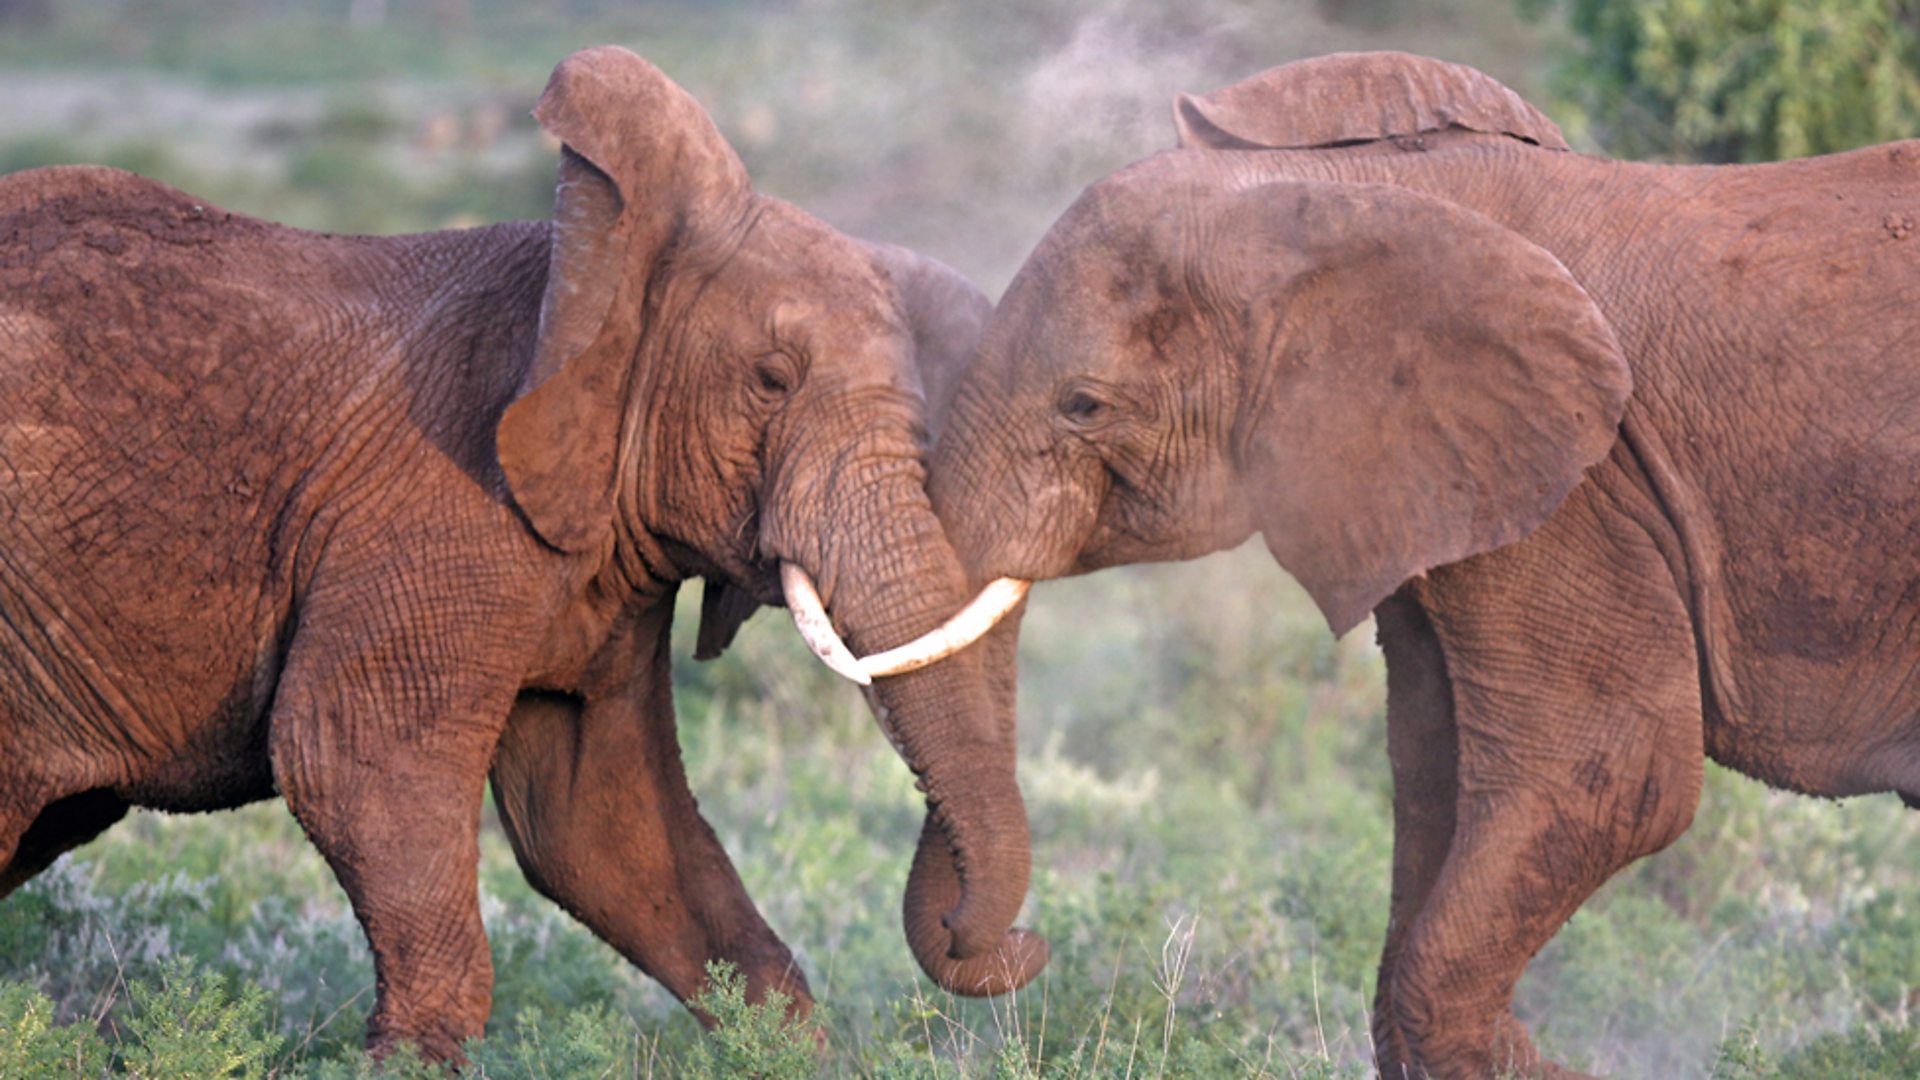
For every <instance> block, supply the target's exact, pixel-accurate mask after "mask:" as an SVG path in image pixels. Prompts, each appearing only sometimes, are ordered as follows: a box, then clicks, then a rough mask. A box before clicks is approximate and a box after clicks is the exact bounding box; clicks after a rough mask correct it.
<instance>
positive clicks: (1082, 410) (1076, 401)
mask: <svg viewBox="0 0 1920 1080" xmlns="http://www.w3.org/2000/svg"><path fill="white" fill-rule="evenodd" d="M1106 411H1107V406H1106V404H1105V403H1103V402H1102V401H1101V400H1100V399H1099V398H1097V397H1094V396H1093V395H1092V394H1089V393H1087V392H1086V391H1085V390H1075V391H1074V392H1072V393H1070V394H1068V395H1067V396H1066V397H1064V398H1061V399H1060V415H1061V416H1064V417H1066V418H1067V419H1069V420H1072V421H1074V422H1075V423H1081V424H1084V423H1088V422H1090V421H1093V420H1097V419H1099V418H1100V416H1101V415H1102V414H1103V413H1105V412H1106Z"/></svg>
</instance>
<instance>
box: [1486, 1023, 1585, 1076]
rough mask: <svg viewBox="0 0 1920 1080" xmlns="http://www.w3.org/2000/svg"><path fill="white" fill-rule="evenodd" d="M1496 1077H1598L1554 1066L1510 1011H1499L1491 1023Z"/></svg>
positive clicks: (1494, 1073) (1523, 1025)
mask: <svg viewBox="0 0 1920 1080" xmlns="http://www.w3.org/2000/svg"><path fill="white" fill-rule="evenodd" d="M1492 1075H1494V1076H1499V1077H1508V1076H1515V1077H1526V1078H1528V1080H1598V1078H1597V1077H1595V1076H1593V1075H1592V1074H1590V1073H1583V1072H1580V1071H1578V1070H1575V1069H1569V1068H1567V1067H1566V1066H1564V1065H1556V1064H1554V1063H1553V1062H1551V1061H1548V1060H1546V1059H1545V1058H1543V1057H1541V1056H1540V1051H1539V1050H1537V1049H1536V1048H1535V1047H1534V1045H1533V1037H1532V1036H1531V1035H1529V1034H1528V1033H1527V1026H1526V1025H1525V1024H1522V1023H1521V1022H1520V1021H1519V1019H1518V1018H1516V1017H1515V1016H1514V1015H1513V1014H1512V1013H1510V1012H1509V1013H1503V1014H1502V1015H1501V1017H1500V1019H1499V1020H1498V1021H1497V1022H1495V1024H1494V1036H1493V1072H1492Z"/></svg>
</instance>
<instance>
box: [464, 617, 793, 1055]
mask: <svg viewBox="0 0 1920 1080" xmlns="http://www.w3.org/2000/svg"><path fill="white" fill-rule="evenodd" d="M662 629H664V627H663V628H662ZM664 641H665V639H664V635H663V636H662V638H661V642H662V649H663V650H664ZM659 659H660V663H659V664H658V665H657V666H655V667H654V673H655V674H657V675H658V679H657V680H654V681H655V684H656V686H657V688H658V689H657V691H654V692H648V691H647V690H645V689H644V688H645V686H646V684H647V683H648V682H649V681H650V679H649V676H648V675H645V674H642V675H640V676H638V677H637V678H636V679H635V680H634V682H636V683H639V684H640V686H641V687H642V689H640V690H638V691H637V692H635V693H634V694H632V695H631V696H628V697H624V698H616V699H612V700H603V701H593V702H583V701H581V700H579V699H576V698H571V697H562V696H557V695H523V696H522V697H521V700H520V703H519V704H518V705H516V706H515V708H514V711H513V714H512V717H511V718H510V719H509V721H508V724H507V730H506V732H505V734H504V735H503V736H502V737H501V740H500V746H499V749H498V751H497V753H496V754H495V757H494V764H493V790H494V797H495V804H496V806H498V808H499V810H500V819H501V823H502V824H503V825H504V826H505V829H506V833H507V837H508V839H509V840H511V841H512V844H513V850H514V854H515V856H516V857H517V858H518V859H519V861H520V866H521V869H522V870H523V871H524V872H525V873H526V875H527V880H528V881H530V882H532V883H533V886H534V887H535V888H536V889H538V890H539V891H540V892H541V893H542V894H543V895H545V896H547V897H548V898H550V899H552V900H553V901H554V902H556V903H558V904H559V905H560V906H561V907H563V908H565V909H566V910H567V911H568V912H569V913H571V914H572V915H573V916H574V917H575V918H577V919H579V920H580V921H581V922H583V923H585V924H586V925H587V927H588V928H589V929H591V930H592V931H593V932H594V933H595V934H597V935H599V936H600V937H601V938H602V939H603V940H605V941H606V942H607V943H609V944H611V945H612V946H613V947H614V948H616V949H618V950H620V952H621V954H622V955H624V956H626V957H627V959H629V960H631V961H632V962H633V963H634V964H636V965H638V966H639V967H640V969H641V970H642V971H645V972H646V973H647V974H648V975H650V976H652V977H653V978H655V979H658V980H659V981H660V982H661V983H662V984H663V985H665V986H666V988H667V989H668V990H670V991H672V992H673V994H674V996H676V997H678V998H679V999H680V1000H681V1001H689V1000H691V999H693V998H695V997H698V996H699V995H700V993H701V992H702V991H704V990H705V989H706V986H707V977H706V965H707V964H708V963H709V962H710V961H725V962H727V963H730V964H732V965H733V966H734V967H735V968H736V969H738V970H739V972H740V974H741V975H742V976H744V977H745V979H746V984H747V986H746V989H747V996H748V998H749V1000H752V1001H756V1002H757V1001H761V1000H764V998H765V996H766V994H767V993H768V992H769V991H773V990H777V991H779V992H780V993H781V994H783V995H785V996H786V997H787V999H788V1000H789V1002H790V1003H791V1004H790V1011H792V1012H793V1013H795V1014H802V1015H803V1014H805V1013H806V1012H808V1011H810V1010H811V1008H812V1005H813V997H812V994H811V992H810V990H809V988H808V986H807V979H806V976H805V975H804V974H802V973H801V971H800V968H799V967H798V965H796V964H795V963H794V959H793V954H792V952H791V951H790V950H788V948H787V946H786V944H785V943H784V942H782V941H781V940H780V938H779V936H778V935H776V934H775V933H774V932H773V930H772V929H771V928H770V927H768V926H767V923H766V920H765V919H764V918H762V917H761V915H760V912H759V910H758V909H757V908H756V907H755V906H754V903H753V900H752V898H750V897H749V896H748V895H747V891H746V887H745V886H744V885H742V884H741V881H740V875H739V874H738V873H737V872H736V871H735V870H734V868H733V863H732V861H731V860H730V859H729V858H728V857H727V853H726V851H725V849H723V848H722V847H721V846H720V842H719V839H718V838H717V837H716V836H715V835H714V832H713V829H712V827H711V826H709V825H708V824H707V822H706V820H705V819H704V818H703V817H702V816H701V815H700V811H699V808H698V806H697V805H696V804H695V802H694V798H693V794H692V792H691V791H690V790H689V789H688V787H687V778H686V773H685V770H684V769H683V768H682V766H681V761H680V747H679V743H678V740H677V737H676V734H675V731H674V724H673V713H672V700H671V698H670V697H668V696H667V694H668V684H667V680H666V677H665V666H664V663H665V655H664V651H663V652H662V654H661V656H660V658H659ZM710 1019H711V1018H710V1017H706V1016H704V1015H703V1016H701V1020H702V1021H703V1022H708V1021H710Z"/></svg>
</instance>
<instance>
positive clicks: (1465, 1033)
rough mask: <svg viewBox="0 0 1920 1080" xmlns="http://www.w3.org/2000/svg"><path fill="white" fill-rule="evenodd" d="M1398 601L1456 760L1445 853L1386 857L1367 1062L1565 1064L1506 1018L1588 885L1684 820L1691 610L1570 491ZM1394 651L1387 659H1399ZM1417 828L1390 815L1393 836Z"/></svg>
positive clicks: (1642, 542)
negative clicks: (1389, 921) (1517, 539)
mask: <svg viewBox="0 0 1920 1080" xmlns="http://www.w3.org/2000/svg"><path fill="white" fill-rule="evenodd" d="M1409 594H1410V595H1411V596H1412V597H1413V598H1414V599H1415V600H1417V601H1418V603H1419V605H1420V607H1421V609H1422V610H1423V611H1425V612H1426V614H1427V616H1428V618H1429V619H1430V620H1431V625H1432V627H1433V632H1434V636H1435V639H1436V640H1437V641H1438V643H1439V646H1440V651H1441V653H1442V655H1443V656H1444V658H1445V671H1446V674H1447V680H1446V687H1447V689H1448V696H1449V698H1450V700H1451V705H1452V713H1453V720H1454V730H1455V737H1456V740H1457V753H1458V757H1457V769H1456V773H1455V776H1456V779H1455V797H1454V807H1453V817H1454V823H1453V830H1452V831H1453V835H1452V840H1451V842H1450V844H1449V845H1448V847H1447V849H1446V854H1445V859H1444V861H1443V862H1442V863H1441V864H1440V865H1439V866H1438V868H1437V870H1435V869H1433V868H1432V867H1430V866H1428V865H1427V864H1426V863H1425V859H1426V857H1427V855H1429V854H1430V853H1431V849H1430V848H1426V849H1423V850H1422V851H1421V852H1420V853H1418V855H1417V857H1408V858H1404V859H1403V857H1402V856H1401V853H1400V852H1398V851H1396V853H1395V862H1396V871H1397V872H1396V881H1395V897H1394V901H1395V912H1394V917H1395V920H1396V923H1399V922H1401V921H1402V920H1404V921H1405V925H1404V926H1403V927H1397V928H1396V930H1395V931H1394V934H1393V937H1392V939H1391V940H1390V942H1389V947H1388V953H1387V956H1386V958H1385V963H1383V967H1382V974H1381V986H1380V990H1379V999H1378V1001H1379V1004H1378V1012H1379V1015H1377V1016H1376V1019H1375V1025H1376V1028H1377V1029H1379V1030H1384V1031H1386V1032H1387V1033H1388V1035H1389V1038H1388V1039H1385V1040H1381V1042H1380V1051H1381V1068H1382V1072H1383V1073H1384V1074H1385V1075H1390V1076H1398V1075H1401V1074H1402V1073H1403V1072H1404V1073H1406V1074H1407V1075H1413V1076H1419V1075H1431V1076H1434V1077H1491V1076H1499V1075H1506V1074H1508V1073H1520V1074H1522V1075H1535V1076H1540V1075H1545V1076H1556V1075H1568V1074H1567V1073H1565V1072H1564V1071H1563V1070H1560V1069H1558V1068H1557V1067H1555V1066H1552V1065H1550V1064H1548V1063H1545V1062H1543V1061H1541V1060H1540V1058H1539V1055H1538V1054H1537V1052H1536V1051H1535V1050H1534V1048H1533V1046H1532V1044H1531V1042H1530V1040H1529V1039H1528V1038H1527V1034H1526V1032H1525V1030H1524V1028H1523V1027H1522V1026H1521V1025H1520V1024H1519V1022H1518V1021H1516V1020H1515V1019H1514V1018H1513V1015H1512V1012H1511V1007H1512V1001H1513V992H1514V986H1515V984H1516V983H1517V982H1518V980H1519V978H1520V976H1521V973H1522V972H1523V971H1524V970H1525V968H1526V966H1527V963H1528V961H1529V960H1531V959H1532V957H1533V956H1534V954H1535V953H1537V952H1538V951H1539V950H1540V948H1541V947H1542V946H1543V945H1545V944H1546V942H1547V941H1548V940H1549V939H1550V938H1551V937H1552V936H1553V934H1554V933H1555V932H1556V931H1558V930H1559V928H1560V926H1561V925H1562V924H1563V923H1564V922H1565V921H1566V920H1567V918H1568V917H1569V916H1571V915H1572V913H1573V912H1574V911H1575V909H1577V908H1578V907H1579V906H1580V904H1581V903H1582V902H1584V901H1585V900H1586V899H1587V898H1588V897H1589V896H1590V895H1591V894H1592V893H1593V891H1594V890H1595V889H1596V888H1598V887H1599V886H1600V885H1601V884H1602V883H1603V882H1605V881H1606V880H1607V879H1608V878H1609V877H1611V876H1612V875H1613V874H1614V873H1615V872H1616V871H1618V870H1619V869H1620V868H1622V867H1624V866H1626V865H1627V864H1628V863H1630V862H1632V861H1633V860H1635V859H1637V858H1640V857H1642V856H1644V855H1648V854H1651V853H1652V852H1655V851H1658V850H1660V849H1661V848H1663V847H1665V846H1666V845H1667V844H1669V843H1671V842H1672V841H1673V840H1674V839H1675V838H1677V837H1678V836H1679V835H1680V834H1681V833H1682V832H1683V831H1685V829H1686V827H1687V825H1688V824H1690V823H1691V821H1692V817H1693V811H1694V807H1695V806H1696V804H1697V803H1698V801H1699V796H1700V784H1701V774H1702V767H1703V761H1704V753H1703V746H1702V741H1701V740H1702V733H1701V703H1700V688H1699V681H1698V664H1697V661H1696V655H1695V651H1694V647H1693V638H1692V635H1691V632H1690V629H1689V623H1688V621H1687V615H1686V610H1685V607H1684V605H1683V604H1682V603H1681V600H1680V598H1679V594H1678V592H1677V590H1676V588H1675V587H1674V584H1673V578H1672V575H1671V574H1670V573H1669V572H1668V570H1667V568H1666V565H1665V563H1664V562H1663V561H1662V560H1661V558H1660V556H1659V554H1658V552H1657V550H1656V549H1655V547H1654V545H1653V544H1652V542H1651V541H1650V540H1649V539H1648V537H1647V535H1646V534H1645V532H1644V531H1638V530H1637V529H1636V528H1635V527H1634V526H1632V525H1631V524H1628V523H1624V522H1622V521H1620V520H1619V519H1618V516H1617V515H1613V516H1609V515H1605V514H1603V513H1601V512H1599V511H1598V510H1596V508H1595V507H1594V506H1593V504H1592V502H1591V501H1587V500H1582V499H1580V498H1579V497H1578V496H1576V498H1575V499H1573V500H1570V501H1569V503H1568V504H1567V506H1566V507H1564V508H1563V510H1562V512H1561V513H1560V514H1559V515H1557V516H1556V517H1555V518H1554V519H1553V520H1552V521H1550V522H1549V523H1548V525H1547V526H1546V527H1545V528H1544V529H1543V530H1542V532H1541V534H1539V535H1538V536H1537V537H1536V538H1535V540H1534V541H1531V542H1529V543H1527V544H1521V545H1516V546H1514V547H1510V548H1505V549H1501V550H1500V551H1496V552H1493V553H1491V554H1489V555H1486V556H1481V557H1479V558H1477V559H1473V560H1469V561H1467V562H1465V563H1462V564H1459V565H1457V566H1455V567H1450V568H1448V569H1447V570H1445V571H1442V572H1436V573H1435V574H1434V575H1432V576H1431V577H1430V578H1428V579H1427V580H1426V581H1425V582H1422V583H1419V584H1417V585H1415V586H1412V587H1410V588H1409ZM1383 625H1388V624H1383ZM1400 652H1401V654H1400V655H1398V656H1396V651H1390V652H1389V654H1388V663H1389V665H1393V664H1396V663H1398V664H1400V665H1402V666H1403V667H1404V666H1406V664H1407V661H1408V660H1409V659H1410V657H1408V656H1407V655H1405V653H1404V651H1403V650H1401V651H1400ZM1396 717H1397V719H1401V720H1405V719H1406V716H1405V715H1404V714H1396ZM1398 760H1399V759H1398V757H1397V756H1396V763H1398ZM1440 760H1442V761H1444V755H1442V757H1441V758H1440ZM1427 764H1428V765H1431V764H1433V763H1432V762H1429V763H1427ZM1398 779H1399V777H1398V776H1396V780H1398ZM1437 790H1438V789H1435V791H1436V792H1437ZM1403 809H1407V808H1406V807H1403V805H1402V802H1401V800H1400V798H1399V796H1398V794H1396V806H1395V810H1396V814H1397V815H1398V814H1399V813H1400V812H1401V811H1402V810H1403ZM1426 809H1427V810H1429V811H1430V809H1431V808H1426ZM1436 820H1437V819H1436ZM1423 831H1425V830H1424V829H1423V828H1422V827H1421V826H1419V825H1418V824H1417V823H1413V827H1412V828H1410V829H1407V830H1402V829H1401V828H1399V827H1398V826H1397V827H1396V842H1399V841H1401V840H1402V839H1406V838H1407V837H1408V835H1409V833H1412V834H1415V835H1417V834H1419V833H1421V832H1423ZM1433 831H1435V832H1437V831H1438V830H1437V829H1435V830H1433ZM1428 878H1430V879H1431V880H1430V884H1429V885H1427V886H1426V892H1425V897H1424V900H1421V899H1420V898H1419V895H1418V894H1419V892H1420V885H1421V882H1422V881H1425V880H1427V879H1428ZM1403 886H1405V889H1404V890H1403ZM1410 910H1411V911H1412V915H1411V917H1410V918H1408V912H1409V911H1410Z"/></svg>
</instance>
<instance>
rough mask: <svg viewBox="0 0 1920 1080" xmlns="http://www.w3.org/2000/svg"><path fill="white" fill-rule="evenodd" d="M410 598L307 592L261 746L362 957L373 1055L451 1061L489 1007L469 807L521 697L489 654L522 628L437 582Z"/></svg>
mask: <svg viewBox="0 0 1920 1080" xmlns="http://www.w3.org/2000/svg"><path fill="white" fill-rule="evenodd" d="M355 580H357V579H355ZM382 587H384V583H383V586H382ZM416 590H417V591H416ZM408 594H409V596H411V598H412V599H414V600H415V601H416V602H417V605H418V606H417V607H409V605H407V604H403V603H398V602H393V601H391V600H387V601H386V602H380V603H375V602H372V601H369V600H367V599H366V598H365V597H362V596H357V595H354V594H352V593H347V594H331V595H330V594H329V593H327V591H326V590H325V589H324V587H320V588H316V590H315V593H314V594H313V595H312V596H310V597H309V598H308V600H307V603H306V605H305V607H304V610H303V611H302V617H301V624H300V629H299V631H298V633H297V634H296V635H295V637H294V640H293V642H292V645H291V647H290V649H289V653H288V659H287V665H286V668H285V670H284V672H283V673H282V676H281V679H280V685H279V688H278V690H277V692H276V696H275V699H274V706H273V716H272V733H271V738H270V742H269V753H270V756H271V759H272V763H273V775H274V779H275V781H276V782H277V783H278V785H279V788H280V791H281V794H282V795H283V796H284V797H285V798H286V801H287V805H288V807H289V808H291V809H292V811H293V814H294V816H295V817H296V818H297V819H298V820H299V822H300V825H301V827H302V828H303V829H304V830H305V831H306V834H307V836H308V838H309V839H311V840H312V841H313V844H314V846H315V847H317V848H319V850H320V854H321V855H322V856H324V857H325V858H326V860H327V864H328V865H329V866H330V867H331V868H332V870H333V872H334V876H335V877H337V878H338V879H339V881H340V884H341V886H342V887H343V888H344V889H345V890H346V893H347V898H348V900H349V901H350V902H351V903H352V905H353V912H354V915H355V917H356V918H358V919H359V921H360V925H361V927H362V929H363V930H364V931H365V932H366V936H367V944H368V946H369V947H370V948H371V949H372V951H373V965H374V986H375V992H376V998H375V1003H374V1010H373V1015H372V1017H371V1018H370V1019H369V1020H368V1022H367V1042H368V1045H369V1047H370V1048H371V1049H372V1050H373V1051H374V1053H375V1054H376V1055H383V1054H385V1053H386V1052H388V1051H390V1050H392V1049H393V1048H394V1047H395V1046H397V1045H399V1044H401V1043H408V1042H410V1043H414V1044H416V1045H418V1046H419V1048H420V1049H421V1050H422V1051H423V1052H424V1053H425V1054H427V1055H428V1056H429V1057H431V1058H434V1059H437V1060H458V1059H459V1057H460V1054H461V1044H462V1043H464V1042H465V1041H466V1040H468V1039H471V1038H475V1037H478V1036H479V1035H480V1034H482V1032H483V1030H484V1028H485V1025H486V1020H487V1013H488V1011H489V1009H490V1007H491V1005H492V997H493V961H492V958H491V956H490V954H489V952H488V948H487V938H486V931H485V929H484V927H483V926H482V924H481V919H480V897H479V880H478V877H479V828H480V810H481V803H482V796H483V794H484V792H485V787H486V775H487V765H488V762H489V761H490V760H491V758H492V756H493V749H494V746H495V744H496V743H497V741H498V739H499V734H500V730H501V728H502V727H503V726H504V725H505V722H506V717H507V712H508V710H509V709H510V708H511V707H512V703H513V695H514V693H515V691H516V689H517V688H516V686H515V684H514V677H513V676H512V675H511V674H510V673H508V672H507V671H505V670H503V669H502V667H501V666H500V665H498V663H497V661H496V662H494V663H489V662H488V661H490V660H495V658H498V657H501V656H505V655H511V653H510V648H511V643H513V642H514V641H515V640H516V638H517V637H522V636H524V635H525V629H524V628H523V627H515V626H514V625H513V624H512V621H511V613H510V612H508V611H503V610H499V609H498V607H497V606H492V605H489V604H487V603H485V602H482V601H477V600H471V599H467V600H462V599H460V597H461V596H462V594H461V592H460V591H459V590H458V589H457V588H456V587H455V586H453V585H450V584H448V583H445V582H439V583H433V584H430V585H428V586H426V587H420V586H415V587H414V588H412V589H409V590H408ZM468 595H469V596H471V595H472V594H468ZM383 599H385V598H383ZM500 606H504V605H500ZM421 608H425V609H427V610H425V611H423V610H420V609H421Z"/></svg>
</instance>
